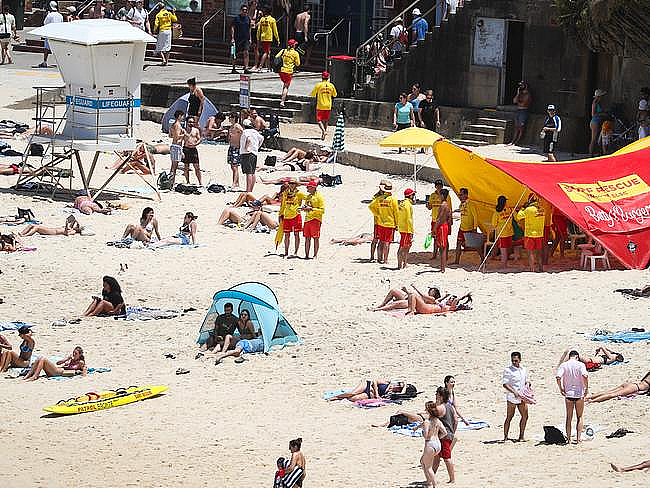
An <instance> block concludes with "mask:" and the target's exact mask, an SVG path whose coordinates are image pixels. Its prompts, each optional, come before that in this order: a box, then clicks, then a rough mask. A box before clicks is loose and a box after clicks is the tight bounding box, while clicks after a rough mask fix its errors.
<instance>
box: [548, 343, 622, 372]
mask: <svg viewBox="0 0 650 488" xmlns="http://www.w3.org/2000/svg"><path fill="white" fill-rule="evenodd" d="M595 354H596V355H595V356H588V357H587V356H585V357H583V356H582V355H580V357H579V358H578V360H579V361H580V362H582V363H584V364H585V366H587V368H590V367H592V366H593V365H608V364H613V363H617V362H620V363H622V362H623V361H624V360H625V358H624V357H623V355H622V354H621V353H619V352H614V351H612V350H611V349H608V348H606V347H605V346H599V347H597V348H596V352H595ZM568 357H569V350H568V349H566V350H565V351H564V352H563V353H562V356H561V357H560V362H559V363H558V366H559V365H560V364H562V363H563V362H564V361H566V360H567V358H568Z"/></svg>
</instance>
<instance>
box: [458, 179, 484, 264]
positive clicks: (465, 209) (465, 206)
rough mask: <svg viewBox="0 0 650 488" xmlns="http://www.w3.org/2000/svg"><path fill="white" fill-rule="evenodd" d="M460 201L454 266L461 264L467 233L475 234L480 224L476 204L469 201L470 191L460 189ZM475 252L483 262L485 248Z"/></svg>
mask: <svg viewBox="0 0 650 488" xmlns="http://www.w3.org/2000/svg"><path fill="white" fill-rule="evenodd" d="M458 199H459V200H460V229H458V237H457V238H456V260H455V261H454V264H458V263H459V262H460V255H461V254H462V252H463V251H464V250H465V232H475V231H476V228H477V227H478V224H479V221H478V211H477V209H476V204H474V203H473V202H470V201H469V190H468V189H467V188H461V189H460V191H459V192H458ZM473 250H474V251H477V252H478V253H479V255H480V256H481V261H482V260H483V248H478V249H473Z"/></svg>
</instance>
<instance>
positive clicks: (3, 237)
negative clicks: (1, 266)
mask: <svg viewBox="0 0 650 488" xmlns="http://www.w3.org/2000/svg"><path fill="white" fill-rule="evenodd" d="M22 247H23V244H22V242H20V240H18V238H17V237H16V234H13V233H11V234H0V251H5V252H14V251H18V250H19V249H22Z"/></svg>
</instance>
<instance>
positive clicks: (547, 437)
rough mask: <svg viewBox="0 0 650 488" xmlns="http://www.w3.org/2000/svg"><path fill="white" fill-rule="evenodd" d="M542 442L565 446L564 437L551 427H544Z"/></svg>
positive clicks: (560, 432) (555, 428) (558, 430)
mask: <svg viewBox="0 0 650 488" xmlns="http://www.w3.org/2000/svg"><path fill="white" fill-rule="evenodd" d="M544 442H545V443H546V444H559V445H563V444H566V436H565V435H564V434H563V433H562V431H561V430H560V429H558V428H557V427H554V426H552V425H545V426H544Z"/></svg>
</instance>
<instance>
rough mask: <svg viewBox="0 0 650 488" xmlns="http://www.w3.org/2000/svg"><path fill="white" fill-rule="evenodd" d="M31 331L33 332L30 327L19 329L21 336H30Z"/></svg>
mask: <svg viewBox="0 0 650 488" xmlns="http://www.w3.org/2000/svg"><path fill="white" fill-rule="evenodd" d="M31 331H32V329H31V327H29V326H27V325H22V326H20V328H19V329H18V333H19V334H29V333H30V332H31Z"/></svg>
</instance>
